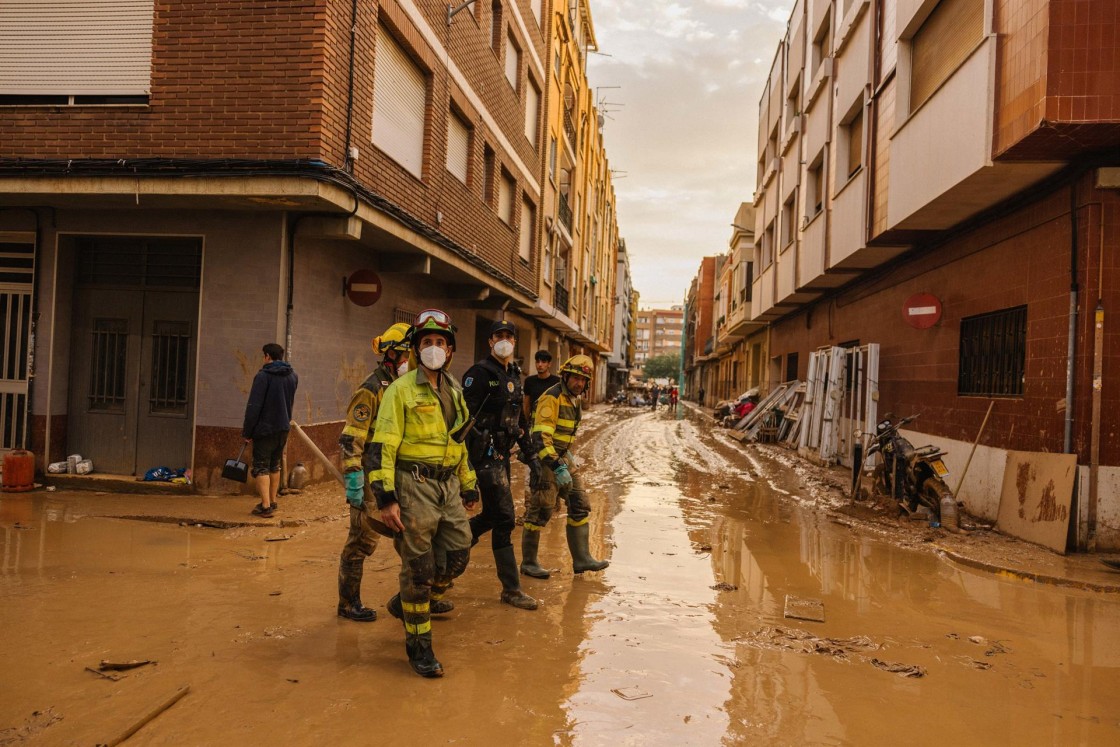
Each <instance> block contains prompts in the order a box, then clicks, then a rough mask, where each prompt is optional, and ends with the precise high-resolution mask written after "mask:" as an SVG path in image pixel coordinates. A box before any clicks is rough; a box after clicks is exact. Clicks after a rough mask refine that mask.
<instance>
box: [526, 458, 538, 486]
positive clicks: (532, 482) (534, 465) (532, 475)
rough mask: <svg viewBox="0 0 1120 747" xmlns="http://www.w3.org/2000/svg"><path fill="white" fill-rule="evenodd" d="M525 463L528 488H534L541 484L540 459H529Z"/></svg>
mask: <svg viewBox="0 0 1120 747" xmlns="http://www.w3.org/2000/svg"><path fill="white" fill-rule="evenodd" d="M526 464H527V465H528V466H529V488H530V490H536V489H537V488H539V487H540V486H541V460H540V459H530V460H529V461H528V462H526Z"/></svg>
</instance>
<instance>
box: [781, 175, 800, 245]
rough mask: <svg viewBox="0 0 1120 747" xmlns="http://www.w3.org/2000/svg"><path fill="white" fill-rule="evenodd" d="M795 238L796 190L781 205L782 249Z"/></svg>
mask: <svg viewBox="0 0 1120 747" xmlns="http://www.w3.org/2000/svg"><path fill="white" fill-rule="evenodd" d="M795 238H797V190H796V189H795V190H793V193H792V194H791V195H790V196H789V199H788V200H786V204H784V205H782V248H785V247H787V246H789V245H790V244H792V243H793V240H794V239H795Z"/></svg>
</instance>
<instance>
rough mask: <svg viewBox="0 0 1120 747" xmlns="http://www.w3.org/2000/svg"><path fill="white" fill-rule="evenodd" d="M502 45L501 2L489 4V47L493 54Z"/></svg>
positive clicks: (497, 0)
mask: <svg viewBox="0 0 1120 747" xmlns="http://www.w3.org/2000/svg"><path fill="white" fill-rule="evenodd" d="M501 43H502V0H494V2H492V3H490V46H491V47H492V48H493V50H494V51H495V52H497V51H498V50H499V49H501Z"/></svg>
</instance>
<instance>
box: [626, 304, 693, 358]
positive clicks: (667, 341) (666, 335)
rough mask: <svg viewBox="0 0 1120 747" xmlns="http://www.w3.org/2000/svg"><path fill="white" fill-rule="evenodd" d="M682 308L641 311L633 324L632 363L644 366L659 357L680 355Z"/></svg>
mask: <svg viewBox="0 0 1120 747" xmlns="http://www.w3.org/2000/svg"><path fill="white" fill-rule="evenodd" d="M683 335H684V307H683V306H679V305H677V306H672V307H670V308H668V309H642V310H641V311H639V312H638V315H637V321H636V322H635V323H634V363H635V365H637V366H638V367H641V366H644V365H645V362H646V361H647V360H649V359H650V358H656V357H657V356H659V355H680V352H681V339H682V337H683Z"/></svg>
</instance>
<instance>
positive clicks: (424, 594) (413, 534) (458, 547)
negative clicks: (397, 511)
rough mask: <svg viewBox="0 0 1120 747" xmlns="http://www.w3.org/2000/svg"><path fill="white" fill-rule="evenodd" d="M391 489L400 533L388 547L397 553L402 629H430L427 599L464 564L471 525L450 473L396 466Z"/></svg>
mask: <svg viewBox="0 0 1120 747" xmlns="http://www.w3.org/2000/svg"><path fill="white" fill-rule="evenodd" d="M447 472H450V470H448V471H447ZM439 476H440V477H442V475H439ZM396 488H397V490H396V493H397V502H398V503H399V504H400V508H401V523H402V524H404V532H403V533H401V534H399V535H398V536H397V537H396V539H395V540H394V541H393V546H394V547H396V549H397V553H398V554H399V555H400V556H401V572H400V589H401V607H402V608H403V610H404V629H405V632H406V633H410V634H413V635H423V634H425V633H430V632H431V612H430V605H431V601H432V599H440V598H442V596H443V594H444V592H446V591H447V589H448V587H450V586H451V581H452V580H453V579H454V578H456V577H457V576H460V575H462V573H463V571H465V570H466V569H467V561H468V560H469V559H470V548H471V527H470V522H469V521H468V520H467V511H466V509H465V508H463V502H462V500H461V498H460V496H459V478H458V477H457V476H456V475H454V474H447V476H446V478H445V479H438V478H437V477H431V476H429V477H424V476H422V475H420V474H419V472H418V471H409V470H403V469H402V470H397V474H396ZM437 559H438V561H439V562H437Z"/></svg>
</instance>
